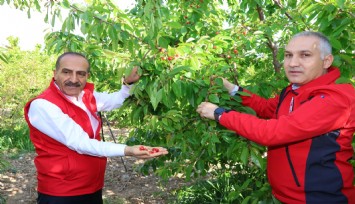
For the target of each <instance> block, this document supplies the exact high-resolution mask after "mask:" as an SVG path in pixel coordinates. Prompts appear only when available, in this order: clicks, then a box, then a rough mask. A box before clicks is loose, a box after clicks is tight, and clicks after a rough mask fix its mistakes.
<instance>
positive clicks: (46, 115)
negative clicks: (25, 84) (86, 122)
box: [28, 85, 130, 157]
mask: <svg viewBox="0 0 355 204" xmlns="http://www.w3.org/2000/svg"><path fill="white" fill-rule="evenodd" d="M57 88H58V87H57ZM129 90H130V86H125V85H123V86H122V88H121V90H120V91H118V92H114V93H99V92H94V97H95V99H96V105H97V111H110V110H113V109H115V108H119V107H121V106H122V104H123V102H124V100H125V99H126V98H128V97H129V96H130V93H129ZM83 94H84V92H82V93H81V94H80V95H79V97H78V99H76V97H70V96H66V97H67V98H68V99H69V100H70V101H72V102H73V103H74V104H75V105H77V106H78V107H80V108H81V109H83V110H84V111H85V112H86V113H87V114H88V116H89V118H90V122H91V126H92V127H93V132H94V133H95V132H96V129H97V127H98V125H99V122H98V121H97V120H96V118H95V117H94V116H93V115H92V114H91V113H90V111H89V110H88V109H87V108H86V106H85V104H84V103H83V101H82V97H83ZM28 117H29V121H30V123H31V125H33V126H34V127H35V128H37V129H38V130H40V131H41V132H42V133H44V134H46V135H48V136H49V137H51V138H53V139H54V140H56V141H58V142H60V143H62V144H64V145H65V146H67V147H68V148H70V149H71V150H74V151H76V152H78V153H79V154H88V155H92V156H99V157H112V156H124V148H125V147H126V145H124V144H116V143H112V142H103V141H98V140H96V139H91V138H89V135H88V134H87V133H86V132H85V131H84V130H83V129H82V127H81V126H80V125H78V124H77V123H75V121H74V120H72V119H71V118H70V117H69V116H68V115H67V114H65V113H63V112H62V110H61V109H60V108H59V107H58V106H56V105H55V104H53V103H51V102H49V101H47V100H45V99H35V100H33V101H32V103H31V106H30V108H29V112H28ZM95 137H96V135H95Z"/></svg>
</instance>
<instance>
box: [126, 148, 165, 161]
mask: <svg viewBox="0 0 355 204" xmlns="http://www.w3.org/2000/svg"><path fill="white" fill-rule="evenodd" d="M124 153H125V156H133V157H136V158H138V159H150V158H155V157H159V156H162V155H165V154H168V153H169V152H168V150H167V149H165V148H163V147H149V146H144V145H134V146H126V147H125V149H124Z"/></svg>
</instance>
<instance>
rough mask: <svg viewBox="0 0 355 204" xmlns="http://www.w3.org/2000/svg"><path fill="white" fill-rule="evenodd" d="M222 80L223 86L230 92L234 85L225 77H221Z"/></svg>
mask: <svg viewBox="0 0 355 204" xmlns="http://www.w3.org/2000/svg"><path fill="white" fill-rule="evenodd" d="M222 80H223V86H224V87H225V88H226V89H227V90H228V93H231V92H232V91H233V89H234V87H235V86H236V85H235V84H233V83H231V82H229V81H228V80H227V79H225V78H222Z"/></svg>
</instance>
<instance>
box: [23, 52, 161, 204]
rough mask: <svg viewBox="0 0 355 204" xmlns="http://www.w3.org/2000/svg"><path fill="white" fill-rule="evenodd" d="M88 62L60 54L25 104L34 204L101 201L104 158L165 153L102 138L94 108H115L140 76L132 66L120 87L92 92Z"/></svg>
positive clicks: (81, 57) (92, 203)
mask: <svg viewBox="0 0 355 204" xmlns="http://www.w3.org/2000/svg"><path fill="white" fill-rule="evenodd" d="M89 71H90V65H89V62H88V60H87V59H86V57H85V56H84V55H82V54H80V53H75V52H67V53H64V54H62V55H61V56H59V58H58V59H57V62H56V68H55V71H54V77H53V79H52V81H51V83H50V85H49V87H48V88H47V89H46V90H45V91H44V92H43V93H41V94H40V95H39V96H37V97H36V98H34V99H32V100H30V101H29V102H28V103H27V104H26V106H25V119H26V121H27V123H28V126H29V129H30V139H31V141H32V142H33V144H34V146H35V150H36V153H37V156H36V158H35V161H34V162H35V166H36V169H37V179H38V188H37V190H38V199H37V203H39V204H42V203H43V204H44V203H46V204H78V203H83V204H102V203H103V200H102V188H103V185H104V174H105V169H106V161H107V159H106V158H107V157H114V156H134V157H136V158H142V159H149V158H154V157H158V156H161V155H165V154H167V153H168V152H167V150H166V149H165V148H162V147H154V148H153V147H149V146H143V145H137V146H126V145H124V144H116V143H111V142H103V141H101V138H100V128H101V120H100V118H99V117H98V115H97V113H98V112H99V111H110V110H113V109H115V108H119V107H120V106H121V105H122V104H123V102H124V100H125V99H126V98H127V97H129V96H130V92H129V91H130V89H131V87H132V86H133V85H132V84H133V83H134V82H136V81H138V80H139V78H140V76H139V75H138V74H137V68H134V69H133V70H132V73H131V74H130V75H129V76H127V77H125V78H124V81H123V82H124V85H122V88H121V90H119V91H117V92H114V93H99V92H96V91H94V85H93V84H92V83H88V82H87V79H88V77H89Z"/></svg>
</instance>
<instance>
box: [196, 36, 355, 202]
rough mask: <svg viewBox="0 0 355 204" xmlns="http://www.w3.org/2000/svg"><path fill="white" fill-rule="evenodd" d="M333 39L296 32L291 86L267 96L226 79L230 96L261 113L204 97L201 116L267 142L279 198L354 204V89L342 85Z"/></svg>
mask: <svg viewBox="0 0 355 204" xmlns="http://www.w3.org/2000/svg"><path fill="white" fill-rule="evenodd" d="M332 63H333V55H332V52H331V45H330V42H329V40H328V39H327V38H326V37H325V36H324V35H323V34H321V33H318V32H310V31H306V32H302V33H299V34H297V35H295V36H294V37H293V38H292V39H291V41H290V42H289V43H288V45H287V46H286V47H285V59H284V68H285V72H286V76H287V78H288V80H289V81H290V85H289V86H288V87H286V88H285V89H284V91H282V93H281V94H280V95H279V96H276V97H274V98H270V99H265V98H262V97H260V96H257V95H255V94H253V93H250V92H249V91H247V90H245V89H242V88H241V87H239V86H237V85H234V84H232V83H230V82H229V81H227V80H226V79H223V84H224V86H225V87H226V89H227V90H228V91H229V92H230V93H231V94H235V93H237V94H238V91H243V92H248V93H249V94H250V96H241V98H242V100H243V102H242V104H243V105H246V106H249V107H251V108H252V109H254V110H255V112H256V113H257V116H258V117H257V116H253V115H249V114H245V113H240V112H237V111H229V110H227V109H224V108H222V107H218V106H217V105H215V104H212V103H209V102H203V103H201V104H200V105H199V106H198V108H197V112H198V113H199V114H200V116H201V117H204V118H209V119H215V120H216V121H217V122H219V124H221V125H223V126H224V127H226V128H228V129H230V130H233V131H235V132H236V133H238V135H241V136H243V137H245V138H247V139H249V140H251V141H254V142H256V143H258V144H261V145H265V146H267V147H268V152H267V175H268V180H269V183H270V185H271V188H272V193H273V195H274V196H275V197H276V198H277V199H278V200H280V201H281V202H282V203H292V204H304V203H307V204H308V203H312V204H313V203H314V204H315V203H327V204H339V203H349V204H353V203H355V187H354V184H353V182H354V171H353V166H352V165H351V163H350V162H349V160H350V159H351V158H352V157H353V154H354V150H353V147H352V145H351V143H352V141H353V135H354V132H355V90H354V87H353V86H352V85H351V84H337V83H336V80H337V79H338V78H339V77H340V72H339V69H338V68H336V67H334V66H332Z"/></svg>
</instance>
